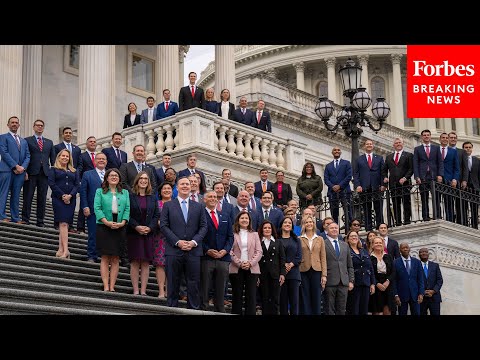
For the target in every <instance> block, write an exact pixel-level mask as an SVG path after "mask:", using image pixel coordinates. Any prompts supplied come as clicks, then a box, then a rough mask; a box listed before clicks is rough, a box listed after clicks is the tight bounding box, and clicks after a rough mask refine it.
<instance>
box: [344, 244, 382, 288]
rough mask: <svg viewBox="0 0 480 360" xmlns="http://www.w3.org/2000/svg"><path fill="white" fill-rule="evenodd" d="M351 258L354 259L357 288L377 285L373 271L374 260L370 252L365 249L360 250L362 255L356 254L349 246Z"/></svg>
mask: <svg viewBox="0 0 480 360" xmlns="http://www.w3.org/2000/svg"><path fill="white" fill-rule="evenodd" d="M349 249H350V256H351V257H352V263H353V271H354V273H355V286H370V285H372V284H373V285H376V284H377V281H376V280H375V275H374V271H373V265H372V260H371V259H370V255H369V254H368V251H367V250H365V249H364V248H362V249H360V253H359V254H356V253H355V251H353V250H352V248H351V247H350V246H349Z"/></svg>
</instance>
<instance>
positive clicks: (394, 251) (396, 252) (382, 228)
mask: <svg viewBox="0 0 480 360" xmlns="http://www.w3.org/2000/svg"><path fill="white" fill-rule="evenodd" d="M377 230H378V233H379V234H380V236H381V237H383V244H384V247H385V253H386V254H389V255H390V256H391V257H392V258H393V259H394V260H395V259H397V258H399V257H400V247H399V246H398V241H397V240H395V239H392V238H391V237H389V236H388V226H387V224H385V223H382V224H379V225H378V228H377Z"/></svg>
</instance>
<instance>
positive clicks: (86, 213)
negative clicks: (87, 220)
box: [83, 207, 90, 217]
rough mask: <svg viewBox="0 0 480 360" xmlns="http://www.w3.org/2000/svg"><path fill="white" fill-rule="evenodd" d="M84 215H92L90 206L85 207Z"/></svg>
mask: <svg viewBox="0 0 480 360" xmlns="http://www.w3.org/2000/svg"><path fill="white" fill-rule="evenodd" d="M83 215H85V217H89V216H90V208H89V207H86V208H85V209H83Z"/></svg>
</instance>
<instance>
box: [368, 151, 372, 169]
mask: <svg viewBox="0 0 480 360" xmlns="http://www.w3.org/2000/svg"><path fill="white" fill-rule="evenodd" d="M368 167H369V168H370V169H371V168H372V155H370V154H368Z"/></svg>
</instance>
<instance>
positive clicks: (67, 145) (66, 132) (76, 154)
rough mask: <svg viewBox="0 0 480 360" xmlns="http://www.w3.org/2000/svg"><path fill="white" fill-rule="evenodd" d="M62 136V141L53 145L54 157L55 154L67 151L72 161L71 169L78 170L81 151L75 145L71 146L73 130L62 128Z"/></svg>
mask: <svg viewBox="0 0 480 360" xmlns="http://www.w3.org/2000/svg"><path fill="white" fill-rule="evenodd" d="M62 136H63V141H62V142H61V143H59V144H57V145H55V157H57V154H58V153H59V152H60V151H61V150H63V149H67V150H68V151H70V154H72V160H73V167H74V168H75V169H77V168H78V164H79V162H80V154H81V153H82V150H80V148H79V147H78V146H77V145H74V144H72V136H73V130H72V128H71V127H68V126H66V127H64V128H63V130H62Z"/></svg>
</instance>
